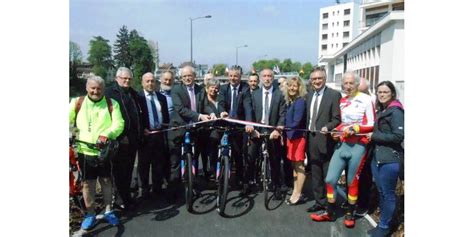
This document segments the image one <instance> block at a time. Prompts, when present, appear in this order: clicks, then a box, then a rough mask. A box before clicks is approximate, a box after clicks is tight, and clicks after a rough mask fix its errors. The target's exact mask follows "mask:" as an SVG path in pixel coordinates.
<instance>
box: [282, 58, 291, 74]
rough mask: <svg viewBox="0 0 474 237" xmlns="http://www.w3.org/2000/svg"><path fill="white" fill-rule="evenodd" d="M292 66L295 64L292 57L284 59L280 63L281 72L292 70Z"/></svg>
mask: <svg viewBox="0 0 474 237" xmlns="http://www.w3.org/2000/svg"><path fill="white" fill-rule="evenodd" d="M292 66H293V63H292V62H291V59H289V58H287V59H285V60H283V62H281V63H280V65H279V68H280V72H291V71H292Z"/></svg>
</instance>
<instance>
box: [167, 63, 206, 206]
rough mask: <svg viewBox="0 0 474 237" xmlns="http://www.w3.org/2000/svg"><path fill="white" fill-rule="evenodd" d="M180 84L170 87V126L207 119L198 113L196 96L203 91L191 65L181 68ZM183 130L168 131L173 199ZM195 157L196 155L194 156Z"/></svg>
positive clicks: (178, 179)
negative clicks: (196, 81)
mask: <svg viewBox="0 0 474 237" xmlns="http://www.w3.org/2000/svg"><path fill="white" fill-rule="evenodd" d="M180 75H181V80H182V84H175V85H174V86H173V88H172V89H171V98H172V100H173V106H174V112H173V113H172V114H171V118H170V126H171V127H176V126H181V125H185V124H190V123H194V122H198V121H208V120H210V119H211V116H210V115H206V114H200V113H199V112H198V111H200V108H199V104H200V103H198V98H200V97H201V95H200V93H204V90H203V89H202V87H201V86H199V85H196V84H195V83H194V80H195V78H196V73H195V72H194V68H193V67H191V66H185V67H183V68H182V69H181V73H180ZM184 133H185V130H184V129H178V130H175V131H172V132H170V134H169V135H170V144H169V147H170V169H171V170H170V177H169V182H170V183H169V185H170V187H169V191H170V194H171V196H170V198H171V199H172V200H173V199H175V197H176V195H177V194H178V193H177V192H178V185H179V181H180V177H179V160H180V156H181V147H180V142H182V141H183V137H184ZM198 147H199V144H196V146H195V149H194V151H195V152H194V154H199V151H198V149H197V148H198ZM195 158H196V157H195Z"/></svg>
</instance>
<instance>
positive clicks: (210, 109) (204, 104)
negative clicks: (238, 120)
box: [199, 93, 225, 117]
mask: <svg viewBox="0 0 474 237" xmlns="http://www.w3.org/2000/svg"><path fill="white" fill-rule="evenodd" d="M216 100H217V108H216V106H214V104H212V103H211V102H210V101H209V99H208V98H207V93H202V98H200V101H199V103H200V104H201V105H200V106H199V107H200V109H201V110H200V113H202V114H209V115H210V114H212V113H214V114H215V115H216V116H217V117H219V116H220V114H221V113H222V112H225V109H224V106H225V105H224V100H223V98H222V96H221V95H217V98H216Z"/></svg>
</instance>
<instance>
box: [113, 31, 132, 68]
mask: <svg viewBox="0 0 474 237" xmlns="http://www.w3.org/2000/svg"><path fill="white" fill-rule="evenodd" d="M129 43H130V35H129V34H128V30H127V26H125V25H124V26H122V28H120V30H119V32H118V34H117V40H116V41H115V43H114V60H115V65H117V67H122V66H123V67H127V68H130V66H131V65H132V58H131V56H130V46H129Z"/></svg>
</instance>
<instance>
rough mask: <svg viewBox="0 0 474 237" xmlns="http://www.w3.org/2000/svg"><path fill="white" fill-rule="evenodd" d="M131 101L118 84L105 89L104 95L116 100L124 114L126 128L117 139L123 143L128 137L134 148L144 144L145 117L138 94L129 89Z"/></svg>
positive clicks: (115, 83) (114, 83)
mask: <svg viewBox="0 0 474 237" xmlns="http://www.w3.org/2000/svg"><path fill="white" fill-rule="evenodd" d="M128 91H129V93H130V99H128V98H129V97H128V96H127V95H126V94H125V92H124V90H123V89H122V88H120V86H119V85H118V83H117V82H113V84H112V85H111V86H109V87H107V88H105V92H104V95H105V96H107V97H109V98H112V99H114V100H115V101H117V102H118V103H119V105H120V112H121V113H122V117H123V120H124V122H125V127H124V130H123V132H122V134H120V136H118V137H117V140H118V141H121V140H122V139H123V138H124V137H125V136H127V138H128V141H129V143H130V144H131V145H132V146H135V145H138V144H140V143H141V142H142V138H143V137H142V135H143V127H141V122H140V121H141V120H142V116H143V109H142V107H141V106H140V103H139V102H138V93H137V92H136V91H135V90H134V89H133V88H129V90H128Z"/></svg>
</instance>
